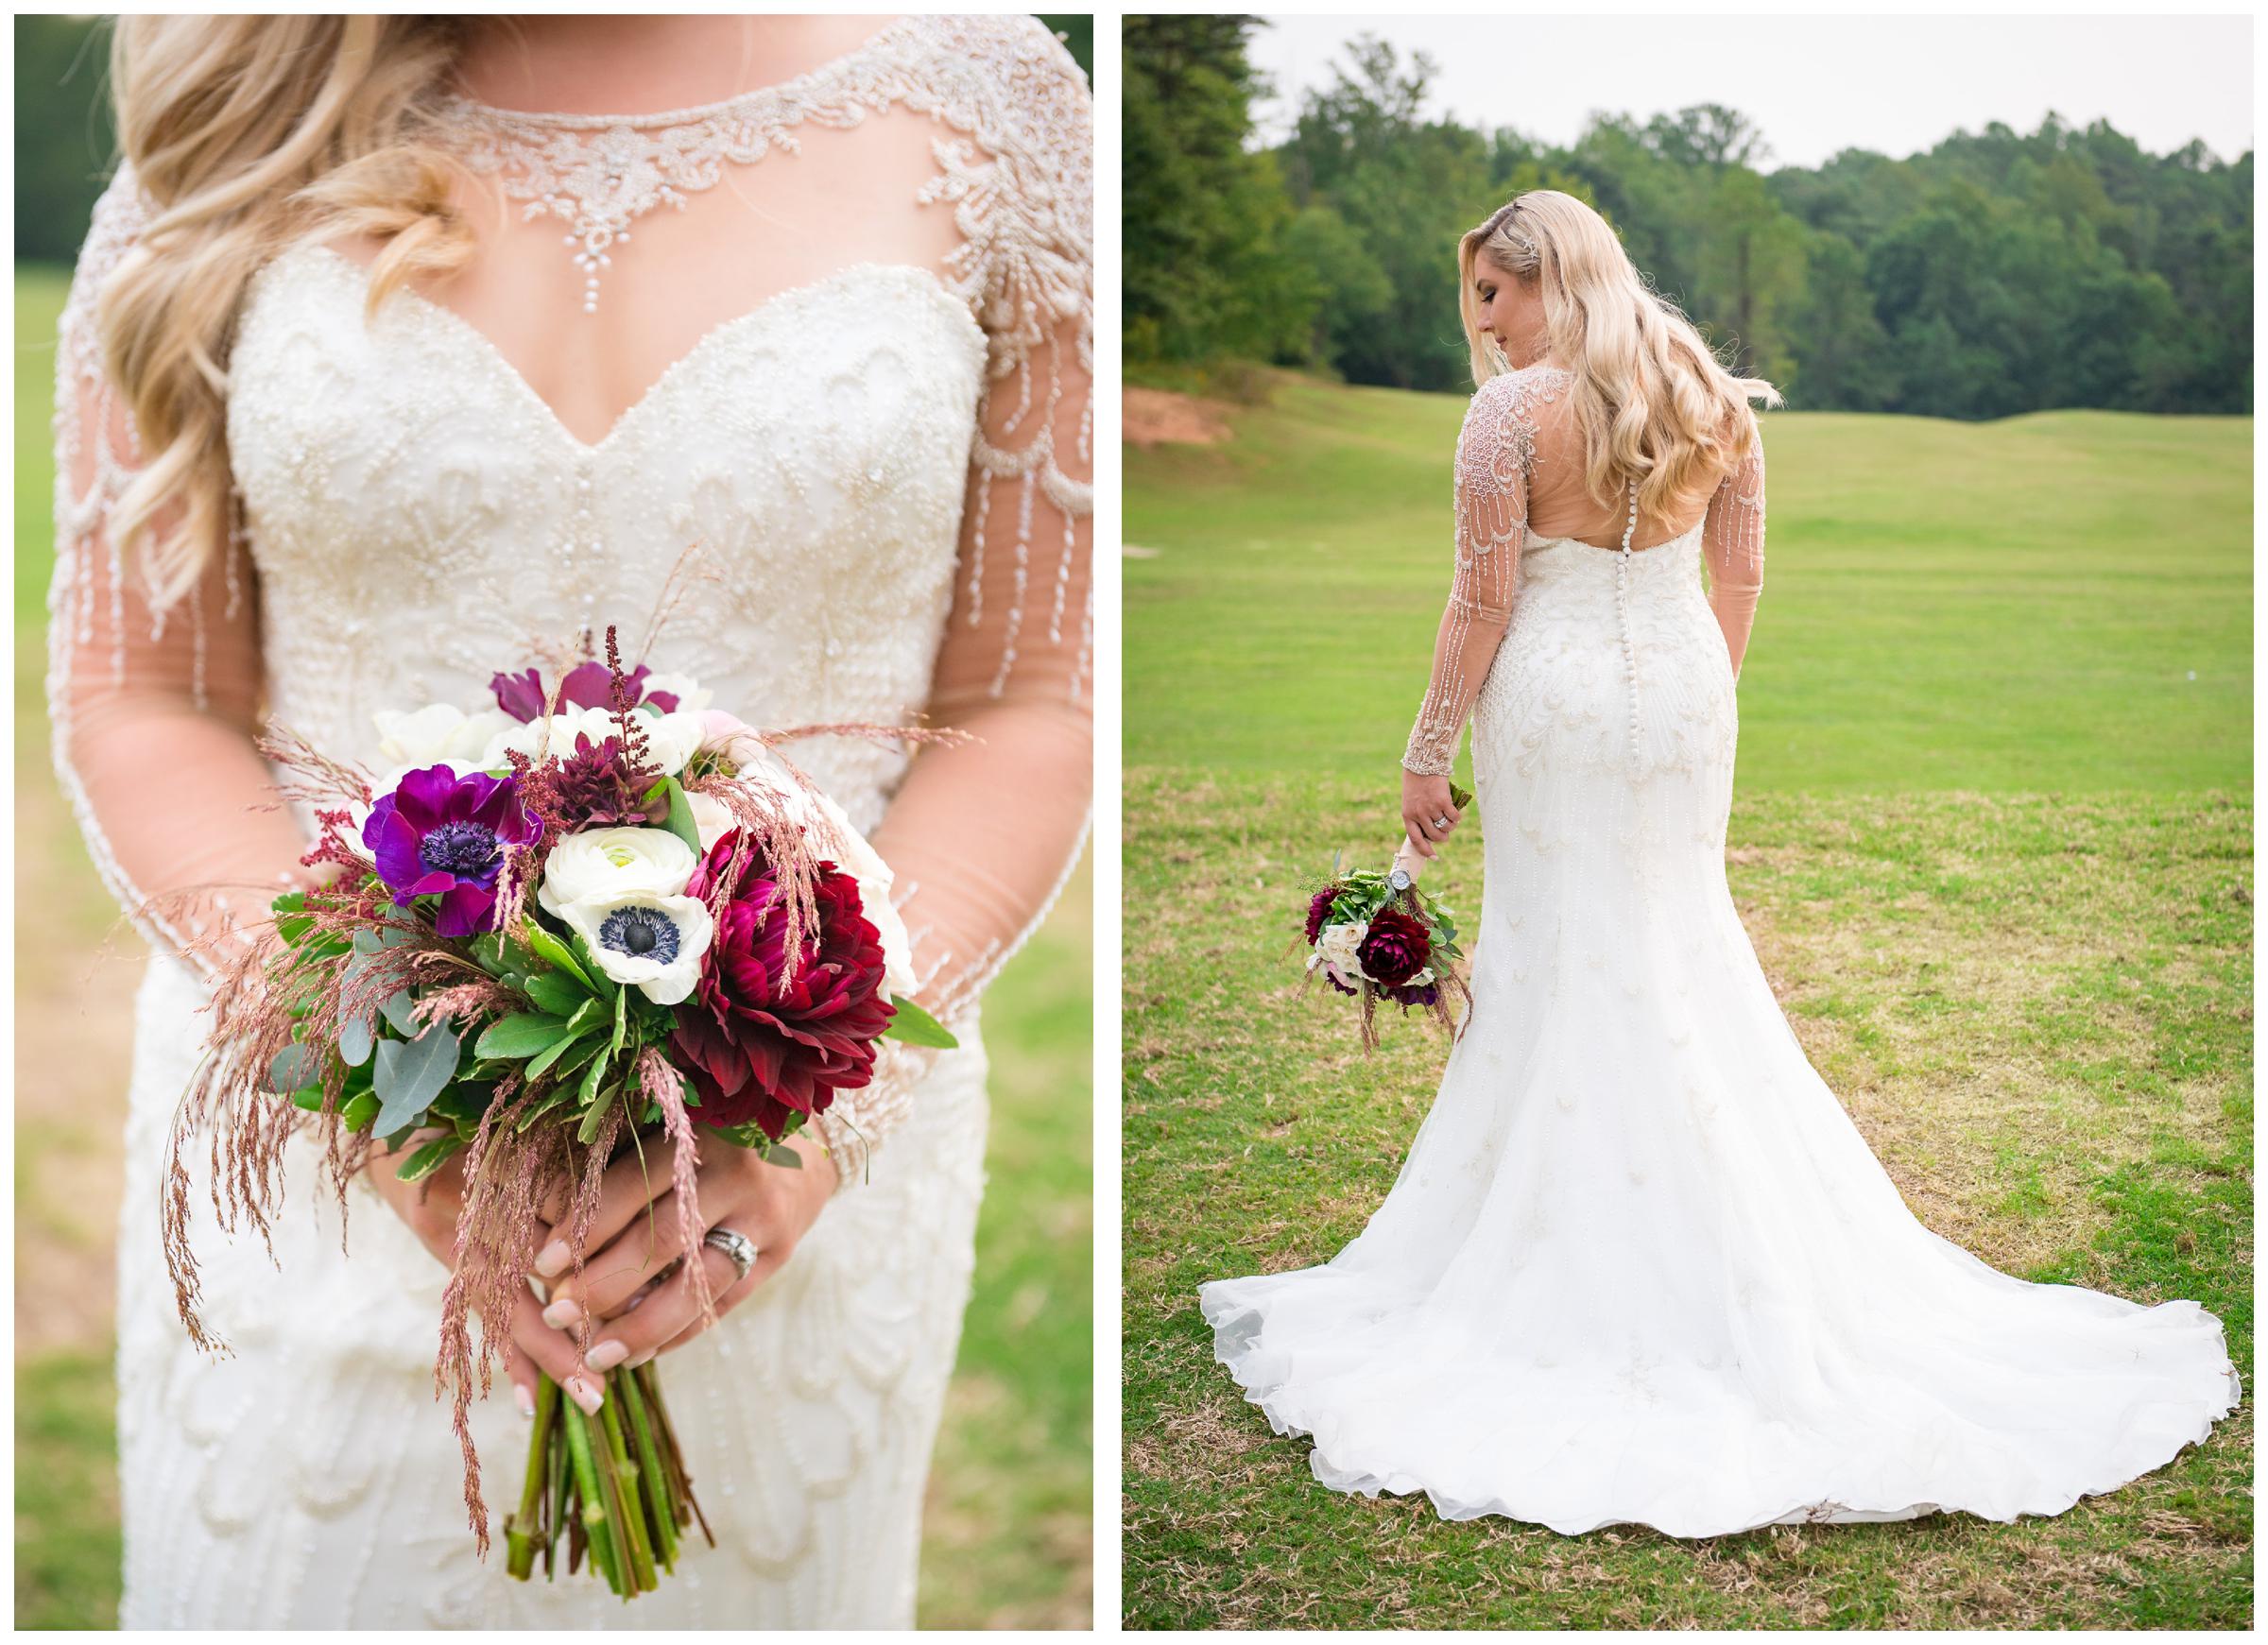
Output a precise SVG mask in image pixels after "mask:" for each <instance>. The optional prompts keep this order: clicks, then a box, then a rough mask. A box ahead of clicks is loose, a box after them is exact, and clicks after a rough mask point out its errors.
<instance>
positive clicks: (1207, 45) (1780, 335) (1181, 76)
mask: <svg viewBox="0 0 2268 1645" xmlns="http://www.w3.org/2000/svg"><path fill="white" fill-rule="evenodd" d="M1258 26H1261V24H1260V21H1259V20H1258V19H1257V18H1252V17H1232V16H1143V17H1128V18H1127V19H1126V20H1125V150H1124V156H1125V177H1124V182H1125V348H1126V357H1127V360H1128V363H1129V364H1130V365H1132V366H1134V367H1136V368H1141V367H1143V366H1177V365H1191V364H1207V363H1218V362H1222V361H1229V360H1246V361H1258V362H1263V363H1268V364H1276V365H1288V366H1297V367H1304V368H1320V369H1326V370H1330V371H1332V372H1336V373H1338V374H1339V375H1341V376H1343V377H1345V378H1346V379H1348V380H1349V381H1351V382H1356V383H1368V384H1380V385H1385V386H1395V387H1403V388H1418V389H1442V390H1456V389H1469V387H1470V386H1471V385H1470V376H1469V364H1468V362H1467V357H1466V347H1465V341H1464V335H1463V332H1462V330H1461V328H1460V325H1459V322H1458V318H1457V303H1456V244H1457V239H1458V237H1459V236H1460V235H1461V234H1462V233H1463V232H1464V231H1466V230H1467V229H1469V228H1470V227H1471V226H1472V225H1473V224H1475V223H1477V222H1480V221H1481V220H1483V219H1484V218H1486V216H1487V215H1488V214H1489V213H1491V212H1492V211H1494V210H1495V209H1496V208H1497V207H1498V206H1500V205H1502V204H1503V202H1504V201H1505V200H1507V199H1509V198H1510V197H1512V196H1513V195H1515V194H1518V193H1520V192H1521V191H1523V190H1526V189H1532V188H1554V189H1560V190H1564V191H1565V192H1567V193H1568V194H1571V195H1574V196H1576V197H1579V198H1582V199H1584V200H1587V201H1589V203H1590V204H1591V205H1592V206H1594V207H1595V208H1597V210H1598V211H1599V212H1600V214H1602V215H1603V216H1605V217H1606V220H1607V221H1608V222H1609V223H1611V224H1612V225H1613V226H1614V228H1615V229H1616V231H1618V232H1619V233H1620V234H1621V236H1622V240H1623V244H1624V247H1625V248H1627V249H1628V251H1629V253H1630V256H1631V259H1632V261H1633V262H1634V263H1635V264H1636V265H1637V266H1638V267H1639V268H1640V269H1641V271H1642V272H1643V274H1644V275H1645V276H1646V278H1647V279H1648V280H1649V281H1650V282H1651V283H1652V284H1653V285H1654V287H1655V288H1656V289H1657V290H1658V291H1659V292H1660V293H1661V294H1662V295H1663V296H1664V297H1665V298H1667V299H1669V300H1672V301H1674V302H1675V303H1676V304H1677V305H1678V306H1679V307H1680V308H1682V309H1683V310H1684V311H1685V312H1686V314H1688V315H1689V316H1690V317H1692V319H1693V320H1694V321H1695V322H1696V324H1698V325H1699V326H1700V328H1701V330H1702V332H1703V334H1704V335H1706V336H1707V337H1708V338H1709V339H1710V343H1711V345H1712V346H1713V347H1715V348H1716V349H1717V350H1718V351H1719V355H1720V357H1721V358H1725V359H1727V362H1728V363H1731V364H1735V365H1737V366H1738V367H1739V368H1741V369H1743V370H1744V371H1745V372H1749V373H1754V374H1758V375H1761V376H1764V377H1767V378H1769V379H1771V380H1772V381H1773V382H1774V383H1775V384H1777V385H1778V386H1779V387H1780V388H1781V390H1782V391H1783V392H1784V393H1785V394H1786V395H1787V396H1788V403H1789V404H1790V405H1792V406H1801V407H1804V408H1808V409H1813V410H1852V411H1896V412H1908V413H1914V414H1919V415H1927V416H1934V417H1951V418H1967V419H1982V418H1995V417H2005V416H2009V415H2012V414H2015V413H2018V412H2024V411H2033V410H2039V409H2043V408H2047V407H2053V406H2097V407H2105V408H2115V409H2122V410H2136V411H2156V412H2249V411H2250V410H2251V409H2252V155H2251V152H2250V151H2249V150H2247V151H2246V152H2245V154H2244V155H2243V156H2242V158H2240V159H2238V160H2237V161H2235V162H2234V163H2226V162H2223V161H2221V160H2218V159H2217V158H2215V157H2214V156H2213V155H2212V154H2211V153H2210V152H2209V151H2208V149H2207V148H2206V147H2205V146H2204V145H2203V144H2202V143H2191V145H2189V146H2187V147H2184V148H2180V149H2177V150H2175V151H2173V153H2170V154H2165V155H2152V154H2148V153H2146V152H2144V151H2143V150H2142V148H2141V147H2140V146H2139V145H2137V144H2136V143H2135V142H2134V140H2133V139H2131V138H2129V137H2126V136H2124V135H2122V133H2120V132H2119V131H2117V130H2116V129H2113V128H2112V127H2111V126H2110V125H2109V124H2108V123H2107V122H2104V121H2097V122H2095V123H2093V124H2091V125H2089V126H2088V127H2087V128H2085V129H2073V128H2071V127H2070V126H2068V125H2066V124H2064V123H2063V122H2062V121H2060V120H2059V119H2058V118H2057V117H2056V116H2054V115H2053V114H2050V115H2048V116H2047V117H2046V118H2045V119H2044V120H2042V122H2041V123H2040V126H2039V129H2037V130H2036V131H2034V132H2032V133H2031V134H2029V135H2025V134H2022V133H2019V132H2017V131H2014V130H2011V129H2009V128H2007V127H2006V126H2003V125H2002V124H2000V123H1998V122H1995V123H1993V124H1991V125H1989V126H1987V127H1986V128H1985V129H1984V131H1983V132H1982V133H1980V134H1974V135H1972V134H1970V133H1968V132H1966V131H1964V132H1957V133H1955V134H1954V135H1952V136H1950V137H1949V138H1947V139H1946V140H1945V141H1944V142H1942V143H1940V144H1938V145H1937V146H1935V147H1933V148H1932V149H1930V150H1929V151H1928V152H1927V153H1922V154H1916V155H1914V156H1912V157H1911V158H1909V159H1905V160H1893V159H1890V158H1888V157H1886V156H1883V155H1880V154H1874V153H1869V152H1867V151H1865V150H1863V149H1857V148H1850V149H1845V150H1844V151H1842V152H1841V153H1839V154H1837V155H1836V156H1835V157H1834V158H1833V159H1832V160H1830V161H1829V162H1827V163H1825V164H1823V165H1819V166H1815V167H1809V168H1806V167H1799V166H1789V167H1783V168H1781V169H1778V170H1776V171H1773V172H1771V173H1769V174H1766V173H1764V172H1762V171H1761V170H1760V169H1759V166H1760V164H1761V163H1762V162H1764V161H1765V160H1767V159H1768V158H1769V150H1768V148H1767V147H1766V146H1765V144H1764V141H1763V136H1762V134H1761V132H1760V131H1759V130H1758V129H1756V128H1755V127H1754V126H1753V125H1752V124H1751V123H1750V122H1749V121H1748V120H1747V119H1746V118H1745V117H1744V116H1743V115H1742V114H1740V113H1739V112H1738V111H1735V110H1733V109H1730V108H1727V107H1726V106H1724V105H1722V104H1717V103H1699V104H1695V105H1693V106H1692V107H1690V108H1686V109H1681V110H1679V111H1677V112H1675V114H1662V115H1657V116H1655V117H1654V118H1652V119H1650V120H1647V121H1644V122H1642V123H1641V122H1639V121H1637V120H1634V119H1631V118H1629V117H1627V116H1620V115H1594V116H1593V117H1592V119H1591V122H1590V124H1589V127H1588V128H1587V129H1585V130H1584V131H1583V133H1582V135H1581V136H1580V137H1578V138H1577V139H1576V141H1575V142H1574V143H1573V144H1572V145H1571V146H1554V145H1549V144H1544V143H1539V142H1537V141H1534V140H1532V139H1529V138H1527V137H1524V136H1522V135H1521V134H1520V133H1519V132H1517V131H1515V130H1513V129H1509V128H1496V129H1480V128H1475V127H1471V126H1467V125H1463V124H1461V123H1459V122H1457V121H1456V120H1454V119H1433V118H1429V117H1427V115H1426V114H1425V112H1424V105H1425V101H1426V94H1427V91H1428V87H1429V84H1430V82H1431V79H1432V77H1433V76H1434V73H1435V64H1434V63H1433V62H1432V61H1431V60H1428V59H1427V57H1426V56H1425V55H1424V54H1423V53H1417V54H1414V55H1412V56H1410V57H1409V58H1407V59H1404V58H1402V57H1401V56H1400V55H1399V54H1398V53H1397V52H1396V51H1395V49H1394V48H1393V47H1392V46H1391V45H1389V44H1387V43H1383V42H1382V41H1379V40H1377V39H1375V38H1373V37H1369V36H1364V37H1361V38H1358V39H1357V40H1356V41H1355V42H1353V43H1351V44H1349V46H1348V47H1347V48H1346V52H1345V56H1344V60H1343V61H1342V62H1340V63H1339V64H1337V65H1335V66H1334V77H1333V80H1332V84H1331V85H1329V86H1328V87H1326V88H1324V89H1322V90H1319V91H1311V92H1309V93H1307V94H1305V95H1304V96H1303V97H1302V99H1301V103H1300V108H1299V111H1298V114H1297V122H1296V124H1295V126H1294V129H1293V130H1292V134H1291V135H1290V137H1289V138H1288V139H1287V140H1285V141H1284V142H1282V143H1280V144H1278V145H1276V146H1272V147H1266V146H1253V145H1252V144H1251V142H1250V139H1251V136H1252V130H1253V127H1252V116H1251V107H1252V102H1253V99H1254V98H1255V97H1256V96H1258V95H1261V94H1264V92H1265V90H1266V88H1265V87H1264V86H1263V84H1262V82H1261V79H1260V77H1259V76H1258V75H1257V74H1256V72H1255V71H1254V69H1253V67H1252V65H1251V63H1250V61H1249V60H1248V58H1247V56H1246V43H1247V42H1248V41H1249V39H1250V38H1251V35H1252V32H1253V30H1254V29H1255V28H1256V27H1258Z"/></svg>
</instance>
